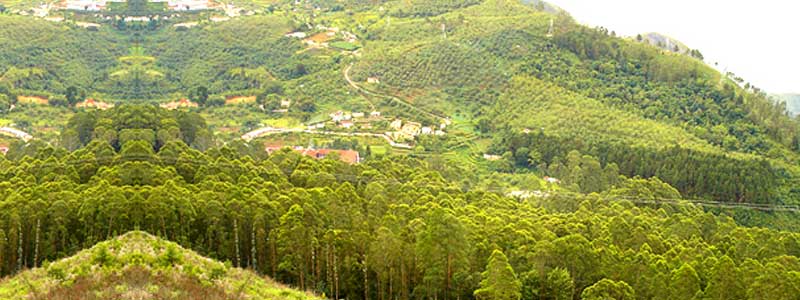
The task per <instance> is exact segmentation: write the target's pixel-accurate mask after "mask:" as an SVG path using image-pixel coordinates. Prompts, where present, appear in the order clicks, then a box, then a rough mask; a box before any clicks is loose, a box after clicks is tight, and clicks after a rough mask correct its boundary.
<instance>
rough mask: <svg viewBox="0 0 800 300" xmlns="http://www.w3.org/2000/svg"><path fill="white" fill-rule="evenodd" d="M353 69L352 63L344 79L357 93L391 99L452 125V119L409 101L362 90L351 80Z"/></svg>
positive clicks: (345, 70) (345, 71)
mask: <svg viewBox="0 0 800 300" xmlns="http://www.w3.org/2000/svg"><path fill="white" fill-rule="evenodd" d="M352 67H353V63H350V65H348V66H347V68H345V69H344V79H345V80H347V83H348V84H350V86H351V87H353V88H354V89H356V90H357V91H359V92H361V93H362V94H365V95H370V96H375V97H380V98H388V99H390V100H392V101H395V102H398V103H400V104H403V105H405V106H406V107H408V108H409V109H411V110H415V111H417V112H419V113H422V114H425V115H427V116H429V117H431V118H434V119H439V120H441V121H442V122H443V123H445V124H448V125H450V119H449V118H447V117H445V116H442V115H439V114H436V113H433V112H430V111H426V110H423V109H421V108H419V107H417V106H415V105H414V104H411V103H409V102H408V101H406V100H403V99H401V98H399V97H397V96H394V95H386V94H381V93H378V92H374V91H370V90H368V89H365V88H362V87H361V86H359V85H358V84H356V83H355V82H354V81H353V80H351V79H350V69H351V68H352ZM370 105H372V102H370ZM373 110H374V106H373Z"/></svg>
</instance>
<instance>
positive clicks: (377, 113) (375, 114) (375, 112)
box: [369, 111, 381, 118]
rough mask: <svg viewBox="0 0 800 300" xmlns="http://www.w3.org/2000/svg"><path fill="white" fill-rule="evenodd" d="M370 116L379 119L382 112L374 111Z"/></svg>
mask: <svg viewBox="0 0 800 300" xmlns="http://www.w3.org/2000/svg"><path fill="white" fill-rule="evenodd" d="M369 116H370V117H373V118H379V117H380V116H381V112H379V111H373V112H371V113H369Z"/></svg>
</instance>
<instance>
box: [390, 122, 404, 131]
mask: <svg viewBox="0 0 800 300" xmlns="http://www.w3.org/2000/svg"><path fill="white" fill-rule="evenodd" d="M389 127H392V129H394V130H400V129H402V128H403V121H402V120H400V119H397V120H394V121H392V123H390V124H389Z"/></svg>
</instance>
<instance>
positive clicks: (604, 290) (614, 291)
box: [581, 279, 636, 300]
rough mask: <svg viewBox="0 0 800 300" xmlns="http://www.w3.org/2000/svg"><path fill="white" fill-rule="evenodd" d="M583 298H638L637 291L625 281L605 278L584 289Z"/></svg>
mask: <svg viewBox="0 0 800 300" xmlns="http://www.w3.org/2000/svg"><path fill="white" fill-rule="evenodd" d="M581 299H582V300H629V299H636V293H635V292H634V291H633V288H631V287H630V286H629V285H628V284H627V283H625V282H624V281H613V280H609V279H603V280H600V281H598V282H597V283H595V284H593V285H592V286H590V287H588V288H586V289H585V290H583V293H581Z"/></svg>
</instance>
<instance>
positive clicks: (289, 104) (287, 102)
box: [281, 100, 292, 108]
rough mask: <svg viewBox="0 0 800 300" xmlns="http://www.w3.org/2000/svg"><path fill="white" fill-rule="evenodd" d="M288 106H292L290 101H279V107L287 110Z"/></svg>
mask: <svg viewBox="0 0 800 300" xmlns="http://www.w3.org/2000/svg"><path fill="white" fill-rule="evenodd" d="M289 106H292V100H281V107H283V108H289Z"/></svg>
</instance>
